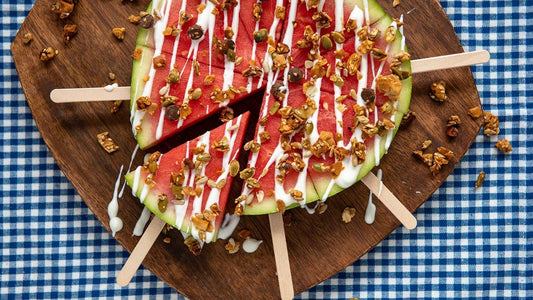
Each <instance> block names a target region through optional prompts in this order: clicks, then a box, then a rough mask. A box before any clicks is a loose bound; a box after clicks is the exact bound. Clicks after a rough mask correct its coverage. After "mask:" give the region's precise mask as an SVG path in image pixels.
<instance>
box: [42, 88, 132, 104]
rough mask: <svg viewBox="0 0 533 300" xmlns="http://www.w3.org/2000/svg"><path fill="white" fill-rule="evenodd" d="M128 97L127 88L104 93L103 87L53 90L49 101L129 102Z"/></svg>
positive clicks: (128, 90) (128, 89)
mask: <svg viewBox="0 0 533 300" xmlns="http://www.w3.org/2000/svg"><path fill="white" fill-rule="evenodd" d="M130 97H131V96H130V87H129V86H118V87H115V88H113V90H112V91H106V90H105V89H104V88H103V87H92V88H73V89H54V90H52V91H51V92H50V99H51V100H52V101H53V102H55V103H71V102H89V101H115V100H129V99H130Z"/></svg>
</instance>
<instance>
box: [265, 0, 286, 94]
mask: <svg viewBox="0 0 533 300" xmlns="http://www.w3.org/2000/svg"><path fill="white" fill-rule="evenodd" d="M283 2H284V1H283V0H276V7H278V6H284V3H283ZM278 24H279V19H278V18H276V17H274V20H272V24H271V25H270V29H269V31H268V36H272V37H275V36H276V28H278ZM287 24H290V23H287ZM263 65H267V66H268V70H264V68H263V73H261V76H260V77H259V81H258V82H257V88H260V87H261V83H262V82H263V78H264V76H265V73H268V74H269V80H268V83H267V87H269V86H271V80H270V75H271V74H272V56H271V55H270V54H269V53H268V51H265V57H264V59H263ZM276 78H277V76H276ZM267 95H270V91H269V90H268V89H267V90H266V91H265V100H264V101H265V102H268V98H267Z"/></svg>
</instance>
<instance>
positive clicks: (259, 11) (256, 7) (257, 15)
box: [252, 2, 263, 22]
mask: <svg viewBox="0 0 533 300" xmlns="http://www.w3.org/2000/svg"><path fill="white" fill-rule="evenodd" d="M262 15H263V7H262V6H261V3H260V2H258V3H254V4H253V8H252V17H253V19H254V21H256V22H257V21H259V19H261V16H262Z"/></svg>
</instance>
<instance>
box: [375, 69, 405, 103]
mask: <svg viewBox="0 0 533 300" xmlns="http://www.w3.org/2000/svg"><path fill="white" fill-rule="evenodd" d="M376 88H377V89H378V90H379V91H380V92H382V93H384V94H385V96H387V97H389V99H391V100H392V101H396V100H398V97H399V96H400V92H401V91H402V83H401V82H400V78H398V76H396V75H393V74H391V75H385V76H383V75H379V76H378V77H376Z"/></svg>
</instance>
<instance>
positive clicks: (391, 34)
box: [385, 26, 396, 43]
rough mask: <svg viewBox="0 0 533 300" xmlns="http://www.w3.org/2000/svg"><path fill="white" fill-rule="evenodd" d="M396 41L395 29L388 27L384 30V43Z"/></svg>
mask: <svg viewBox="0 0 533 300" xmlns="http://www.w3.org/2000/svg"><path fill="white" fill-rule="evenodd" d="M394 40H396V27H395V26H389V27H387V29H385V42H387V43H390V42H393V41H394Z"/></svg>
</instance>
